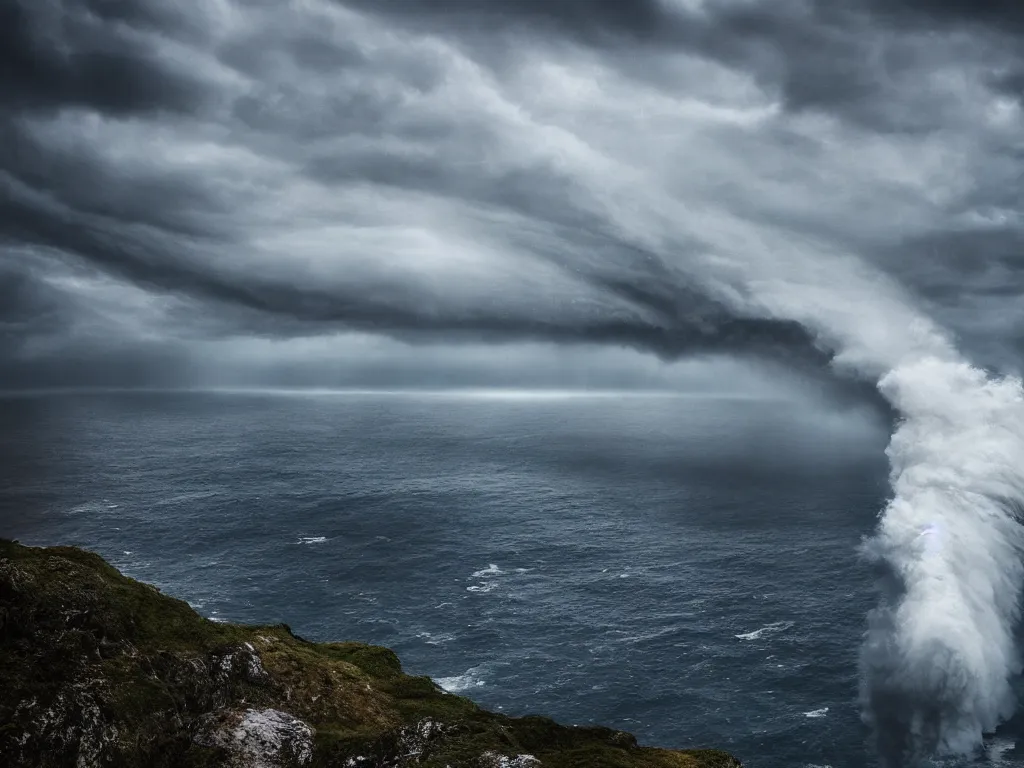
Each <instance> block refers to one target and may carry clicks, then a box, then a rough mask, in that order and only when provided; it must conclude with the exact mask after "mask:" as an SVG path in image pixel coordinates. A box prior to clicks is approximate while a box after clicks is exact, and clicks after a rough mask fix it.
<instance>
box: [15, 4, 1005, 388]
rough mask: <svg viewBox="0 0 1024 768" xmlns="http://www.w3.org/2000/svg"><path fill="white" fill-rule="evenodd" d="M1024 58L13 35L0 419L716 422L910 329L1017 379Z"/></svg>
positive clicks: (957, 30) (357, 31)
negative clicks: (211, 400)
mask: <svg viewBox="0 0 1024 768" xmlns="http://www.w3.org/2000/svg"><path fill="white" fill-rule="evenodd" d="M1022 38H1024V4H1021V3H1019V2H1014V1H1011V0H1002V1H998V0H972V1H971V2H968V0H946V1H945V2H940V1H939V0H849V2H843V3H837V2H831V0H818V1H816V2H815V1H813V0H591V1H589V2H588V1H586V0H543V1H542V0H519V1H518V2H512V1H511V0H445V1H442V0H437V1H435V2H431V1H430V0H293V1H292V2H278V1H277V0H273V1H272V0H203V1H202V2H198V1H192V2H181V3H168V2H165V0H123V1H122V0H0V190H2V194H0V248H2V254H3V256H2V258H0V386H5V387H15V388H24V387H35V386H68V385H75V384H103V385H126V386H131V385H164V384H166V385H180V384H189V385H191V384H202V383H207V384H210V383H212V384H218V383H226V384H240V383H246V382H251V383H255V384H265V383H269V384H283V385H301V384H318V385H333V384H338V385H352V384H355V385H371V384H372V385H395V384H403V383H410V382H412V383H417V384H427V385H438V386H448V385H459V384H481V383H488V384H509V383H511V384H514V385H528V384H544V385H559V386H563V385H564V386H591V387H605V386H606V387H630V386H653V387H666V386H676V385H679V386H683V385H685V384H686V383H687V382H689V383H691V384H693V383H696V384H698V385H710V384H709V382H714V381H721V380H727V381H729V382H736V381H743V380H745V379H750V380H751V381H760V380H762V379H764V378H769V379H770V378H772V376H773V375H772V374H771V373H770V371H771V370H775V368H777V367H779V365H780V362H781V363H782V364H783V366H795V367H796V368H806V369H807V370H815V369H818V368H820V367H821V366H822V365H824V364H826V363H827V361H828V359H829V357H830V355H831V351H832V349H833V348H834V347H835V344H834V342H835V341H836V339H835V337H836V333H835V331H834V329H835V328H841V327H845V326H852V325H857V326H860V327H862V328H863V327H867V328H868V331H867V332H864V333H861V335H862V336H864V337H865V338H870V339H874V340H876V341H878V342H879V343H882V342H883V341H884V337H885V336H886V334H887V333H888V331H889V330H890V329H891V328H892V327H893V326H894V325H900V324H902V323H904V322H914V320H913V318H914V317H916V316H918V315H920V316H924V317H928V318H931V319H932V320H934V321H935V323H936V324H937V325H938V326H939V327H941V328H943V329H946V330H948V331H949V332H950V334H952V335H953V337H954V338H955V341H956V343H957V344H958V346H959V347H960V348H961V349H962V350H963V351H964V353H965V354H966V355H967V356H968V357H969V358H970V359H972V360H974V361H977V362H979V363H981V364H984V365H987V366H990V367H993V368H996V369H998V370H1004V371H1017V370H1019V368H1020V367H1021V360H1022V354H1024V340H1022V336H1021V335H1022V333H1024V322H1022V320H1024V300H1022V298H1021V296H1022V292H1024V270H1022V266H1024V249H1022V245H1024V200H1022V195H1024V192H1022V190H1024V186H1022V172H1024V115H1022V99H1024V39H1022ZM850 283H856V284H857V285H858V286H859V288H858V290H856V291H847V290H846V286H847V285H848V284H850ZM865 286H867V288H865ZM892 307H906V308H907V309H906V312H902V311H900V312H894V311H893V310H892ZM811 315H813V316H814V317H817V318H820V317H823V316H827V317H828V318H829V321H828V322H824V323H818V324H815V323H810V322H808V321H807V318H808V317H809V316H811ZM908 318H910V319H909V320H908ZM833 321H834V322H833ZM823 328H825V329H831V330H823ZM839 335H840V336H841V335H842V334H839ZM765 371H769V373H768V374H766V373H765Z"/></svg>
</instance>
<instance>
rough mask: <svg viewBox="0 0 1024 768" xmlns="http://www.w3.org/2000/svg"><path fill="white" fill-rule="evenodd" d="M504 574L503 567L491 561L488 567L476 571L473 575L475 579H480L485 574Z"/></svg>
mask: <svg viewBox="0 0 1024 768" xmlns="http://www.w3.org/2000/svg"><path fill="white" fill-rule="evenodd" d="M504 574H505V572H504V571H503V570H501V568H499V567H498V566H496V565H495V564H494V563H490V564H489V565H488V566H487V567H486V568H484V569H482V570H479V571H474V572H473V574H472V576H473V578H474V579H480V578H483V577H484V576H503V575H504Z"/></svg>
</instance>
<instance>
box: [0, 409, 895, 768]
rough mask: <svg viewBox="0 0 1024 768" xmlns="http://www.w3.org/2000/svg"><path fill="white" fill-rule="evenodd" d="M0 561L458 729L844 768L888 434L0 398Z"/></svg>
mask: <svg viewBox="0 0 1024 768" xmlns="http://www.w3.org/2000/svg"><path fill="white" fill-rule="evenodd" d="M0 424H2V425H3V430H4V432H3V439H2V441H0V535H4V536H9V537H15V538H18V539H20V540H21V541H22V542H24V543H29V544H54V543H69V544H77V545H81V546H84V547H88V548H90V549H94V550H96V551H98V552H100V553H101V554H103V555H104V556H105V557H107V558H108V559H109V560H110V561H111V562H113V563H114V564H115V565H116V566H117V567H119V568H121V569H122V570H123V571H125V572H126V573H128V574H129V575H131V576H134V577H136V578H139V579H143V580H145V581H148V582H152V583H155V584H157V585H159V586H160V587H161V588H162V589H163V590H164V591H166V592H168V593H171V594H173V595H176V596H179V597H182V598H184V599H186V600H188V601H189V602H190V603H191V604H192V605H193V606H195V607H196V608H197V609H198V610H199V611H200V612H202V613H203V614H205V615H207V616H210V617H212V618H216V619H220V620H231V621H244V622H278V621H285V622H287V623H288V624H290V625H291V627H292V628H293V630H294V631H296V632H297V633H298V634H300V635H302V636H304V637H307V638H310V639H317V640H321V639H322V640H327V639H352V640H363V641H368V642H373V643H381V644H385V645H388V646H390V647H392V648H394V649H395V650H396V651H398V653H399V654H400V655H401V657H402V659H403V661H404V663H405V666H406V668H407V670H409V671H411V672H413V673H418V674H428V675H431V676H433V677H435V678H437V679H439V681H441V683H442V684H443V685H445V686H446V687H448V688H449V689H451V690H453V691H458V692H459V693H462V694H465V695H468V696H471V697H472V698H474V699H475V700H477V701H478V702H479V703H481V704H482V705H485V706H487V707H489V708H494V709H500V710H503V711H505V712H507V713H512V714H525V713H540V714H544V715H548V716H551V717H554V718H557V719H559V720H562V721H565V722H570V723H602V724H605V725H609V726H614V727H619V728H623V729H627V730H630V731H632V732H634V733H636V734H637V735H638V736H639V737H640V739H641V740H642V741H644V742H647V743H651V744H657V745H661V746H680V747H683V746H691V745H708V746H716V747H722V748H725V749H728V750H731V751H732V752H734V753H735V754H736V755H738V756H739V757H740V758H741V759H742V760H743V761H744V763H745V764H746V765H748V766H752V768H783V767H786V768H788V767H790V766H810V765H818V766H825V765H829V766H832V767H833V768H845V767H846V766H851V767H852V766H865V765H873V764H874V760H873V759H872V757H871V750H870V748H869V743H868V738H867V734H866V733H865V731H864V729H863V726H862V725H861V723H860V719H859V711H858V704H857V654H858V647H859V644H860V638H861V634H862V631H863V628H864V622H865V614H866V612H867V611H868V609H869V608H870V607H871V605H872V604H873V603H874V600H875V593H874V589H873V585H872V580H871V575H870V573H869V572H868V569H867V568H866V566H865V565H864V564H863V563H862V562H861V561H860V560H859V559H858V555H857V546H858V544H859V542H860V541H861V539H862V537H864V536H866V535H868V534H869V533H870V532H871V530H872V528H873V526H874V523H875V519H876V514H877V511H878V510H879V508H880V507H881V505H882V504H883V503H884V500H885V496H886V493H887V483H886V475H887V466H886V463H885V457H884V453H883V451H884V447H885V444H886V442H887V439H888V435H887V428H888V425H887V424H886V423H885V422H884V420H883V419H882V418H881V417H879V416H872V415H871V413H870V412H868V411H849V410H842V409H839V408H838V407H837V408H836V409H834V410H825V409H822V408H821V407H820V406H819V407H809V406H808V405H807V404H805V403H801V402H797V401H767V400H756V399H740V398H715V397H707V396H700V397H681V396H677V397H668V396H631V397H624V396H571V397H570V396H561V395H550V394H549V395H523V394H520V395H514V394H509V393H503V394H493V393H492V394H487V393H449V394H437V393H434V394H429V393H428V394H401V393H390V394H388V393H376V394H373V393H362V394H359V393H344V394H340V393H321V394H316V393H306V394H294V393H292V394H284V393H177V394H172V393H134V394H130V393H92V394H83V393H78V394H75V393H64V394H52V395H47V396H38V395H35V396H11V397H6V398H0Z"/></svg>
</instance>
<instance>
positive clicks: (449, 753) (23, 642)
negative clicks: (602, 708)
mask: <svg viewBox="0 0 1024 768" xmlns="http://www.w3.org/2000/svg"><path fill="white" fill-rule="evenodd" d="M0 763H2V764H3V765H5V766H8V765H9V766H12V767H13V766H33V767H38V768H42V767H45V766H71V765H74V766H79V767H80V768H89V767H91V766H154V767H156V768H160V767H162V766H166V767H167V768H172V767H173V768H179V767H181V768H190V767H192V768H199V767H200V766H253V767H254V768H276V767H278V766H280V767H281V768H285V767H288V768H291V767H293V766H296V767H297V766H310V767H311V768H312V767H315V766H325V767H326V766H338V767H339V768H341V767H344V768H404V766H422V767H423V768H444V767H445V766H448V767H450V768H461V767H463V766H465V767H466V768H541V767H543V768H568V767H569V766H573V767H576V766H578V767H579V768H641V767H642V768H669V767H670V766H671V767H672V768H684V767H685V768H712V767H714V768H725V767H726V766H739V762H738V761H736V760H735V759H734V758H732V757H731V756H729V755H728V754H726V753H724V752H719V751H716V750H704V749H698V750H683V751H672V750H663V749H653V748H648V747H640V746H638V745H637V743H636V740H635V738H634V737H632V736H631V735H629V734H627V733H623V732H620V731H614V730H610V729H607V728H591V727H586V728H584V727H566V726H562V725H558V724H557V723H555V722H553V721H551V720H548V719H546V718H543V717H520V718H513V717H506V716H504V715H499V714H494V713H491V712H487V711H485V710H483V709H480V708H479V707H477V706H476V705H475V704H473V702H471V701H469V700H468V699H465V698H462V697H459V696H454V695H451V694H448V693H446V692H444V691H443V690H441V689H440V688H439V687H438V686H437V685H436V684H435V683H433V682H432V681H431V680H430V679H429V678H426V677H414V676H410V675H406V674H404V673H403V672H402V667H401V665H400V663H399V661H398V658H397V657H396V656H395V655H394V653H392V652H391V651H389V650H388V649H386V648H380V647H375V646H370V645H363V644H359V643H311V642H307V641H305V640H303V639H301V638H299V637H296V636H295V635H294V634H292V632H291V631H290V630H289V628H288V627H287V626H285V625H283V624H282V625H276V626H263V627H259V626H239V625H232V624H219V623H214V622H211V621H208V620H206V619H204V618H202V617H200V616H199V615H198V614H196V613H195V612H194V611H193V610H192V609H191V608H190V607H189V606H188V605H187V604H186V603H184V602H181V601H180V600H175V599H173V598H170V597H167V596H165V595H163V594H161V593H160V592H159V590H157V589H156V588H155V587H151V586H149V585H146V584H142V583H140V582H137V581H134V580H132V579H129V578H127V577H125V576H123V575H121V574H120V573H119V572H118V571H117V570H115V569H114V568H113V567H111V566H110V565H108V564H107V563H106V562H105V561H104V560H103V559H102V558H100V557H99V556H97V555H95V554H91V553H89V552H85V551H82V550H80V549H75V548H73V547H49V548H32V547H24V546H21V545H19V544H17V543H14V542H11V541H7V540H3V539H0Z"/></svg>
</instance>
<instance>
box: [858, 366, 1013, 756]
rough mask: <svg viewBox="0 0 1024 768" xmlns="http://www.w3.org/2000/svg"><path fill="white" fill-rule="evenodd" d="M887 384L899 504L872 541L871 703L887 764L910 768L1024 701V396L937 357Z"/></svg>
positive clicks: (952, 748)
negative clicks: (1023, 598)
mask: <svg viewBox="0 0 1024 768" xmlns="http://www.w3.org/2000/svg"><path fill="white" fill-rule="evenodd" d="M879 388H880V390H881V391H882V393H883V394H884V395H885V397H886V398H887V399H888V400H889V401H890V402H891V403H892V405H893V406H894V407H895V408H896V409H897V410H898V412H899V413H900V414H901V417H902V421H901V422H900V424H899V427H898V428H897V430H896V432H895V434H894V435H893V437H892V441H891V443H890V445H889V449H888V455H889V459H890V461H891V481H892V489H893V496H892V499H891V500H890V501H889V503H888V505H887V506H886V508H885V509H884V510H883V512H882V515H881V520H880V523H879V526H878V531H877V533H876V534H875V536H874V537H873V538H872V539H871V540H870V541H868V542H866V544H865V551H866V553H867V554H868V555H869V556H870V557H871V558H872V559H873V560H874V561H875V562H877V563H878V564H880V565H881V566H882V567H883V569H884V573H885V576H884V580H883V584H884V592H883V596H882V598H881V602H880V604H879V606H878V608H877V609H875V610H874V611H873V612H872V614H871V616H870V617H869V628H868V632H867V634H866V639H865V643H864V648H863V654H862V665H863V697H864V705H865V716H866V718H867V720H868V721H869V722H870V723H871V724H872V725H873V726H874V728H875V730H876V733H877V735H878V740H879V747H880V750H881V752H882V754H883V757H884V758H885V759H886V760H887V761H888V762H889V763H891V764H902V763H903V762H906V761H908V760H913V759H914V758H915V757H917V756H920V755H925V754H932V753H940V754H942V753H966V752H970V751H972V750H974V749H975V748H976V747H977V746H978V745H979V744H980V742H981V738H982V734H983V733H985V732H987V731H991V730H993V729H994V728H995V727H996V725H997V724H998V723H999V722H1000V721H1001V720H1003V719H1005V718H1006V717H1008V716H1009V715H1010V714H1011V713H1012V712H1013V709H1014V706H1015V703H1016V702H1015V696H1014V693H1013V691H1012V690H1011V681H1012V679H1013V678H1014V677H1015V676H1016V675H1018V674H1019V673H1020V671H1021V662H1020V653H1019V649H1018V648H1017V647H1016V644H1015V637H1014V634H1015V629H1016V624H1017V621H1018V619H1019V617H1020V593H1021V583H1022V576H1024V574H1022V565H1021V552H1022V548H1024V532H1022V531H1024V529H1022V528H1021V525H1020V524H1019V520H1018V514H1019V513H1020V510H1021V507H1022V504H1024V396H1022V390H1021V382H1020V381H1019V380H1018V379H1014V378H994V377H991V376H989V375H987V374H986V373H984V372H983V371H980V370H978V369H976V368H973V367H971V366H970V365H968V364H967V363H965V362H963V361H960V360H957V359H955V358H953V359H949V358H945V357H939V356H935V355H922V356H921V357H919V358H917V359H912V360H908V361H907V362H905V363H903V364H901V365H900V366H898V367H896V368H894V369H893V370H891V371H889V372H888V373H886V374H885V375H884V376H883V377H882V379H881V381H880V382H879Z"/></svg>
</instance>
